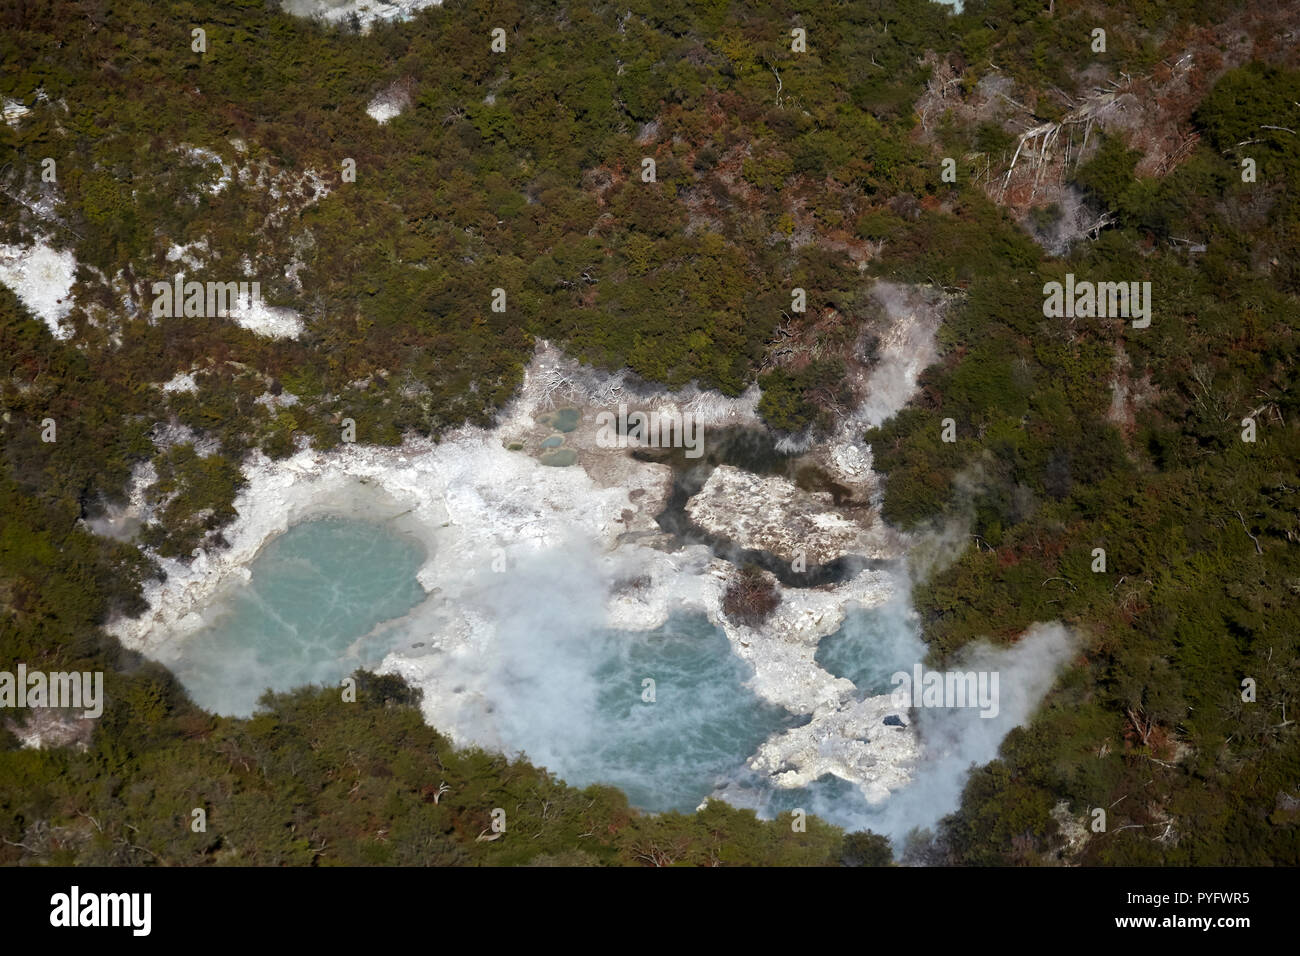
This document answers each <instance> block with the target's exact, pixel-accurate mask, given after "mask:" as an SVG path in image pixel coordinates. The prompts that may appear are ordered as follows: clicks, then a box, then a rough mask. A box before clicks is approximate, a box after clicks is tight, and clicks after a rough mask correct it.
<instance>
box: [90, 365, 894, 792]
mask: <svg viewBox="0 0 1300 956" xmlns="http://www.w3.org/2000/svg"><path fill="white" fill-rule="evenodd" d="M168 384H169V385H170V386H171V387H172V388H177V389H179V388H184V387H185V385H186V384H187V383H186V382H185V380H184V378H183V377H179V376H178V379H177V380H174V381H173V382H172V383H168ZM756 399H757V394H756V393H753V392H751V393H746V394H745V395H743V396H740V397H739V398H735V399H727V398H724V397H722V396H719V395H716V394H713V393H708V392H702V391H700V390H698V389H694V388H691V389H686V390H682V391H680V392H676V393H668V392H664V391H662V390H659V391H658V392H655V391H653V390H651V389H649V388H648V387H647V386H645V385H643V384H638V383H633V382H631V381H630V380H627V379H626V377H625V376H624V375H612V376H602V375H601V374H600V373H597V372H593V371H592V370H589V369H586V370H584V369H582V368H580V367H579V366H577V365H576V363H573V362H572V361H571V360H568V359H567V358H565V357H564V356H563V355H562V354H561V353H559V352H558V351H556V350H554V349H552V348H550V347H547V346H545V344H543V346H542V347H540V348H539V350H538V353H537V355H536V356H535V357H534V360H533V362H532V363H530V365H529V367H528V368H527V370H526V372H525V380H524V384H523V386H522V387H521V390H520V394H519V396H518V397H517V398H516V399H515V400H514V401H513V402H512V403H511V404H510V405H509V406H508V407H507V408H506V409H504V410H503V412H502V413H501V415H500V416H499V420H498V424H497V425H496V426H495V427H493V428H491V429H482V428H470V427H466V428H462V429H459V430H457V431H455V432H453V433H451V434H449V435H448V436H446V437H444V438H443V440H442V441H440V442H436V443H435V442H433V441H430V440H423V439H410V440H408V441H406V442H405V443H404V444H402V445H401V446H400V447H396V448H391V447H378V446H373V445H363V444H353V445H343V446H341V447H339V448H338V449H335V450H332V451H328V452H318V451H313V450H310V449H306V450H301V451H299V452H297V453H296V454H294V455H293V456H291V457H290V458H288V459H286V460H283V461H278V462H275V461H271V460H269V459H267V458H265V457H263V456H261V455H260V454H256V455H254V456H252V457H251V458H250V459H249V460H248V461H247V462H246V463H245V465H244V473H245V476H246V478H247V485H246V486H245V488H244V489H243V490H242V491H241V492H240V494H239V495H238V496H237V498H236V500H235V509H236V511H237V513H238V517H237V518H236V520H235V521H234V522H233V523H232V524H231V525H230V526H229V527H227V528H226V529H224V531H223V536H224V538H225V539H226V541H227V542H228V546H227V547H225V548H223V549H221V550H219V551H218V550H209V551H205V550H199V551H198V552H196V555H195V557H194V558H193V560H192V561H191V562H189V563H188V564H187V563H183V562H180V561H176V560H167V559H164V560H162V561H161V563H162V565H163V567H164V570H165V571H166V573H167V579H166V580H165V581H161V582H158V581H155V582H151V583H150V584H149V585H148V586H147V587H146V590H145V597H146V599H147V600H148V603H149V611H147V612H146V613H145V614H144V615H143V616H142V617H141V618H139V619H137V620H119V621H117V622H115V623H114V624H113V625H112V630H113V631H114V633H116V634H117V635H118V636H119V637H120V638H121V639H122V641H123V642H124V643H125V644H126V645H127V646H129V647H132V648H136V649H139V650H141V651H143V652H145V653H147V654H149V655H151V656H154V657H158V658H161V659H164V660H167V659H175V658H176V656H178V655H179V654H181V653H182V651H183V646H184V642H185V639H186V637H188V636H189V635H192V634H193V633H195V632H196V631H197V630H198V629H200V628H202V627H203V626H204V625H205V624H206V623H208V617H207V616H205V615H206V614H207V613H208V612H209V611H210V609H211V608H212V607H214V605H216V604H217V602H218V598H219V597H220V596H221V595H222V593H223V592H225V590H226V589H228V588H232V587H237V586H240V585H243V584H245V583H246V582H247V581H248V580H249V577H250V573H249V571H248V567H249V565H250V564H251V563H252V561H253V559H254V558H255V557H256V556H257V554H258V552H259V551H260V550H261V549H262V548H263V547H264V546H265V545H266V543H267V542H268V541H270V540H272V539H273V538H274V537H275V536H277V535H279V534H282V533H283V532H285V531H286V530H287V529H288V528H289V527H290V526H292V525H294V524H296V523H298V522H301V521H303V520H305V519H308V518H311V517H315V516H322V515H340V516H344V517H355V518H367V519H370V520H392V521H395V522H397V524H398V527H399V529H401V530H404V531H406V532H408V533H411V534H414V535H417V536H418V537H419V538H420V539H421V540H422V541H423V542H424V544H425V551H426V555H427V557H426V560H425V563H424V565H423V566H422V567H421V568H420V570H419V573H418V579H419V581H420V584H421V586H422V587H423V588H424V590H425V591H426V593H427V594H428V598H427V599H426V600H425V601H424V602H422V603H421V604H420V605H418V606H417V607H416V608H415V609H413V610H412V611H411V612H410V613H409V614H408V615H406V616H405V617H404V618H402V619H400V620H398V621H393V622H389V623H388V624H385V625H381V629H387V628H393V629H394V631H393V633H394V634H400V635H402V636H403V638H404V640H403V641H401V642H399V644H400V646H396V649H395V650H393V651H391V652H390V653H389V654H388V655H387V657H386V658H385V659H384V661H383V664H382V665H381V669H382V670H384V671H386V672H390V673H396V674H401V675H402V676H403V677H405V678H406V679H407V680H408V681H410V682H411V683H412V684H413V685H415V686H418V687H420V688H421V689H422V690H423V691H424V697H423V710H424V715H425V717H426V719H427V720H428V721H429V723H430V724H432V725H433V726H435V727H437V728H438V729H439V730H440V731H442V732H444V733H446V734H448V735H449V736H450V737H451V738H452V739H453V740H454V741H456V742H457V743H460V744H476V745H480V746H486V747H493V748H496V749H501V750H506V751H509V750H510V748H511V741H510V740H505V739H497V737H496V736H495V734H496V724H495V723H494V722H493V721H492V720H491V719H489V718H488V717H487V715H490V714H491V713H492V711H493V704H492V700H491V699H490V691H489V690H488V688H489V687H490V686H491V681H492V674H493V658H494V656H495V655H500V654H502V653H517V652H519V645H518V643H517V641H516V642H515V643H511V642H510V641H508V640H505V639H504V637H503V635H505V631H503V628H504V629H509V628H510V627H516V626H517V624H518V620H519V617H518V611H517V609H516V612H515V613H516V617H515V618H513V619H512V618H510V617H509V613H508V612H507V610H506V609H505V607H504V606H505V605H506V604H508V603H509V599H510V592H511V590H512V588H513V587H514V583H515V582H518V581H519V580H521V579H519V578H511V577H510V574H512V573H514V574H525V573H528V572H527V569H528V568H529V567H535V566H536V563H537V562H539V561H541V562H543V563H544V564H549V565H552V566H555V565H558V566H560V567H562V568H563V570H564V573H565V575H567V576H568V577H570V578H572V579H576V584H575V585H574V587H575V590H574V591H573V592H572V595H570V596H569V597H570V598H571V600H572V603H574V604H583V602H584V601H588V600H589V606H588V605H583V607H581V608H578V609H577V610H576V611H575V612H574V613H575V614H576V617H575V620H581V621H582V623H583V625H584V626H590V627H605V628H613V629H617V630H626V631H629V632H631V631H635V632H645V631H652V630H654V629H656V628H658V627H660V626H662V625H663V624H664V622H666V621H667V620H668V618H669V617H670V615H673V614H676V613H682V612H686V613H691V612H694V613H702V614H704V615H705V616H707V618H708V620H709V621H710V622H712V623H713V624H714V625H715V626H717V627H718V628H720V629H721V630H722V631H723V632H724V633H725V634H726V636H727V639H728V641H729V643H730V645H731V648H732V651H733V653H734V654H735V655H736V656H737V657H739V658H740V659H741V660H744V661H746V662H747V663H748V664H749V665H751V666H752V667H753V676H752V678H751V679H750V680H749V681H748V684H749V686H750V688H751V689H752V691H753V692H754V693H755V694H756V695H757V696H758V697H759V698H761V699H762V700H763V701H766V702H768V703H770V704H774V705H777V706H779V707H781V708H784V709H785V710H786V711H788V712H789V713H790V714H793V715H800V716H807V717H808V718H809V722H808V723H806V724H804V725H803V726H800V727H797V728H794V729H790V730H785V731H781V732H777V733H775V734H773V735H772V736H771V737H770V738H769V739H767V740H766V741H765V742H763V743H762V745H761V746H760V747H759V748H758V750H757V752H756V753H754V754H752V755H751V757H750V759H749V766H750V768H751V769H752V770H755V771H758V772H760V773H763V774H765V775H767V776H768V777H769V779H770V780H771V782H772V783H773V784H774V785H775V786H778V787H800V786H804V785H806V784H808V783H810V782H812V781H813V780H815V779H817V778H818V777H820V776H823V775H825V774H828V773H829V774H834V775H836V776H838V777H841V778H842V779H844V780H847V781H850V782H851V783H853V784H855V785H856V786H857V787H858V788H859V789H860V790H861V791H862V793H863V794H864V796H865V797H866V798H867V799H868V800H869V801H872V802H878V801H880V800H882V799H883V798H884V797H885V796H886V795H887V794H888V793H889V792H890V791H892V790H894V789H897V788H898V787H899V786H901V785H902V784H904V783H906V781H907V780H908V779H909V778H910V771H911V767H912V766H913V765H914V763H915V761H916V759H917V757H918V751H919V743H918V739H917V737H916V734H915V732H914V730H913V728H912V727H910V726H904V727H903V728H901V729H899V728H895V727H892V726H882V720H883V717H884V716H886V715H887V714H889V713H896V712H897V708H894V707H891V706H890V704H889V701H888V698H875V697H868V698H867V699H866V700H863V701H858V699H857V698H858V696H859V695H858V692H857V688H856V687H855V686H854V684H853V683H852V682H851V681H849V680H847V679H844V678H840V677H835V676H834V675H832V674H830V673H829V672H827V671H826V670H825V669H823V668H822V667H821V666H820V665H819V664H817V663H816V661H815V660H814V655H815V654H816V651H817V646H818V643H819V642H820V640H821V639H822V638H823V637H825V636H827V635H829V634H831V633H834V632H835V631H836V630H837V629H838V628H839V627H840V626H841V624H842V623H843V622H844V618H845V613H846V611H847V610H849V609H851V608H873V607H877V606H879V605H882V604H884V603H885V602H886V601H887V600H888V599H889V597H890V596H891V595H892V594H894V593H895V591H896V587H895V585H894V581H893V579H892V578H891V576H890V575H889V574H887V573H885V572H880V571H873V570H864V571H861V572H860V573H858V574H857V575H855V576H854V577H852V578H850V579H848V580H845V581H843V582H840V583H838V584H834V585H826V586H822V587H817V588H782V589H781V597H782V600H781V603H780V604H779V606H778V607H777V609H776V610H775V611H774V612H773V613H772V614H771V615H770V616H769V618H768V619H767V620H766V621H764V622H763V623H762V624H761V625H759V626H757V627H748V626H744V625H740V624H736V623H734V622H732V621H731V620H729V619H728V618H727V616H726V615H725V614H724V613H723V611H722V596H723V593H724V592H725V589H726V586H727V583H728V581H729V580H730V578H731V577H732V576H733V575H734V574H735V573H736V568H734V567H733V566H732V565H731V564H729V563H728V562H726V561H723V560H720V559H718V558H716V557H714V556H713V554H712V553H711V552H710V551H709V549H708V548H706V547H704V546H702V545H688V546H684V547H683V546H679V545H675V544H672V543H671V542H670V541H669V540H668V538H667V536H666V535H664V534H663V532H662V531H661V529H660V528H659V526H658V524H657V523H656V521H655V520H654V519H655V516H656V515H657V514H658V513H659V512H660V511H662V509H663V507H664V506H665V504H666V502H667V499H668V495H669V493H670V491H671V484H672V472H671V470H670V469H669V467H668V466H667V465H664V464H657V463H651V462H641V461H637V460H635V459H634V458H632V457H631V456H630V455H629V454H628V452H627V450H626V449H620V448H611V447H602V446H601V444H600V443H599V442H598V441H597V440H596V439H595V437H594V436H595V435H596V434H597V432H598V429H597V427H596V414H597V413H598V412H599V411H601V410H603V409H607V408H610V407H611V406H613V405H617V403H619V402H620V401H629V402H631V403H632V404H634V405H635V406H636V407H642V408H645V407H658V408H670V407H677V408H680V409H683V410H685V409H691V410H692V411H695V412H697V413H699V414H701V416H705V415H707V416H708V420H709V421H710V422H711V423H717V424H718V425H722V424H749V423H752V422H753V421H754V403H755V401H756ZM566 406H567V407H575V408H577V409H578V411H579V413H580V421H579V424H578V426H577V427H576V428H575V429H574V430H572V431H570V432H567V433H565V434H564V436H563V437H564V447H565V448H567V449H571V450H572V451H574V452H575V453H576V456H577V461H576V463H575V464H573V465H571V466H568V467H549V466H548V465H545V464H543V463H542V462H541V460H539V458H540V456H539V454H538V450H539V449H538V446H539V444H540V442H541V440H542V439H543V437H544V436H546V435H548V434H551V432H552V427H551V425H548V424H545V423H543V422H540V421H539V418H541V416H543V414H544V413H546V412H550V411H553V410H554V409H556V408H559V407H566ZM364 437H365V435H364V423H361V422H359V423H358V438H359V439H362V440H364ZM857 442H860V438H856V439H855V440H849V439H847V438H845V439H842V440H841V441H840V442H839V446H837V447H836V449H835V450H834V452H833V453H832V457H833V458H834V460H835V461H836V462H837V463H839V465H840V467H841V468H843V469H844V470H845V471H849V472H853V473H854V477H856V478H857V479H859V480H860V481H862V482H864V483H868V484H869V483H871V482H872V481H874V475H872V474H871V472H870V467H869V465H870V457H869V451H868V449H866V448H865V446H861V445H858V444H857ZM840 446H842V447H840ZM719 472H720V473H721V474H720V476H719V477H718V479H717V481H716V482H711V484H713V486H714V487H713V489H712V490H710V489H709V488H708V487H707V486H706V489H705V491H704V498H703V501H702V502H701V503H700V504H697V506H696V509H695V511H696V513H697V518H699V517H701V516H703V517H705V520H706V521H707V522H708V523H709V524H710V525H711V526H713V527H715V528H717V529H718V530H719V531H721V532H723V533H725V534H727V536H729V537H732V538H733V539H736V540H739V541H741V542H742V543H745V544H746V545H747V546H755V547H763V548H768V549H771V550H774V551H776V552H777V553H783V552H789V551H790V550H791V549H792V548H793V545H794V544H795V542H794V541H793V540H792V539H791V540H787V541H782V540H780V539H779V534H778V532H779V528H780V525H781V523H782V522H790V523H792V525H793V526H794V527H795V528H796V531H795V532H792V533H794V534H797V535H798V536H802V537H806V538H808V539H810V540H813V541H815V542H817V545H818V547H819V548H820V551H818V552H817V556H818V557H825V556H829V555H833V554H835V553H867V554H874V553H884V551H882V550H881V549H882V547H883V544H882V542H883V540H884V539H882V538H881V537H880V535H881V534H882V533H883V530H882V529H883V524H882V523H881V522H879V520H878V516H877V515H875V514H874V512H867V511H866V509H858V511H859V512H860V513H861V514H860V516H859V517H857V518H852V519H851V518H846V517H844V516H841V515H840V514H838V513H837V512H836V511H835V509H834V507H833V505H832V502H831V500H830V497H829V495H813V494H808V493H805V492H802V491H800V490H798V489H795V488H793V486H790V485H789V483H788V482H785V481H784V479H775V480H774V479H759V478H756V477H755V476H752V475H748V474H747V473H744V472H740V471H738V470H736V469H731V468H726V466H722V467H720V468H718V469H717V472H715V474H717V473H719ZM742 484H743V485H744V488H742V487H741V485H742ZM751 485H752V486H753V487H750V486H751ZM719 487H723V488H725V489H728V490H727V491H726V492H725V494H720V495H714V492H716V491H717V490H718V488H719ZM715 497H716V499H717V500H713V499H714V498H715ZM727 498H730V501H731V505H732V511H733V512H734V513H733V514H731V515H730V516H729V515H728V509H727V508H726V506H725V505H726V500H725V499H727ZM705 502H707V503H708V505H709V508H708V514H707V515H702V513H701V507H702V504H703V503H705ZM873 542H874V544H873ZM888 544H889V545H890V548H892V549H893V550H892V551H891V552H890V554H891V555H893V554H898V553H901V542H900V541H899V540H897V539H890V541H889V542H888ZM873 547H874V548H875V550H874V551H873ZM808 560H809V562H810V563H815V561H816V559H815V558H814V557H809V559H808ZM520 569H523V570H520ZM502 571H505V572H506V573H505V574H504V575H503V574H501V573H498V572H502ZM584 594H585V595H591V596H592V597H590V598H589V599H588V598H586V597H583V595H584ZM527 610H528V609H525V611H527ZM544 610H545V609H544V608H538V609H537V610H536V613H538V614H542V613H544ZM566 610H570V609H568V608H566ZM583 614H586V615H587V616H586V617H582V615H583ZM524 620H525V621H527V620H528V618H527V613H525V615H524ZM411 638H414V639H411ZM390 646H392V645H390ZM525 650H526V651H527V652H530V653H531V652H533V650H532V648H525ZM497 692H499V688H498V690H497ZM905 719H906V718H905V715H904V720H905Z"/></svg>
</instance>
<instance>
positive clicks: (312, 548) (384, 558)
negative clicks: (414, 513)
mask: <svg viewBox="0 0 1300 956" xmlns="http://www.w3.org/2000/svg"><path fill="white" fill-rule="evenodd" d="M424 560H425V551H424V547H423V546H422V545H421V544H420V543H419V542H417V541H415V540H413V539H411V538H410V537H407V536H404V535H402V534H400V533H398V532H396V531H395V530H393V529H392V528H391V527H390V526H388V525H384V524H377V523H373V522H367V521H358V520H353V519H343V518H321V519H317V520H313V521H305V522H302V523H301V524H297V525H294V526H293V527H292V528H290V529H289V530H288V531H286V532H285V533H284V534H283V535H281V536H280V537H278V538H276V539H275V540H273V541H271V542H270V543H269V544H268V545H267V546H266V547H265V548H263V549H262V552H261V553H260V554H259V555H258V556H257V558H256V560H254V561H253V563H252V565H251V566H250V568H249V570H250V571H251V573H252V580H251V581H250V582H249V583H248V584H247V585H245V586H244V587H242V588H240V589H239V590H238V591H237V592H236V593H234V594H232V595H231V596H230V597H229V598H228V600H226V601H225V602H224V603H223V604H222V606H221V607H220V608H218V609H216V610H215V613H214V615H213V620H212V622H211V624H210V625H209V626H208V627H206V628H204V630H202V631H201V632H199V633H198V634H196V635H195V636H194V637H192V638H191V639H190V640H189V641H188V642H187V643H186V646H185V648H184V657H183V658H182V659H180V660H178V661H175V662H172V664H171V666H172V669H173V670H174V671H175V673H176V675H177V676H178V677H179V678H180V680H181V682H182V683H183V684H184V685H185V688H186V689H187V690H188V691H189V693H190V696H191V697H192V698H193V699H194V701H195V702H196V703H198V704H199V705H200V706H202V707H204V708H207V709H208V710H213V711H216V712H217V713H221V714H229V715H235V716H247V715H248V714H251V713H252V712H253V710H254V709H255V707H256V704H257V700H258V698H259V697H261V696H262V694H263V693H264V692H265V691H266V690H267V689H268V688H270V689H274V690H277V691H283V690H290V689H292V688H294V687H300V686H302V685H304V684H322V683H323V684H329V685H337V684H338V682H339V681H340V680H341V679H342V678H343V677H344V676H346V675H347V674H350V673H351V672H352V671H353V670H355V669H356V668H357V667H360V666H374V665H376V664H378V663H379V661H380V660H382V659H383V656H384V654H385V653H386V652H387V651H388V650H389V647H388V645H387V643H386V642H384V641H380V640H371V641H365V640H360V639H362V638H364V637H365V636H366V635H367V634H369V633H370V631H371V630H372V629H373V628H374V627H375V626H376V625H377V624H381V623H382V622H384V621H388V620H391V619H393V618H397V617H401V616H402V615H403V614H405V613H406V612H407V611H409V610H410V609H411V608H413V607H414V606H415V605H416V604H418V603H419V602H420V601H422V600H424V597H425V594H424V590H423V588H421V587H420V585H419V582H418V581H417V580H416V578H415V575H416V572H417V571H418V570H419V569H420V565H421V564H423V562H424ZM354 645H355V646H354Z"/></svg>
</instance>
